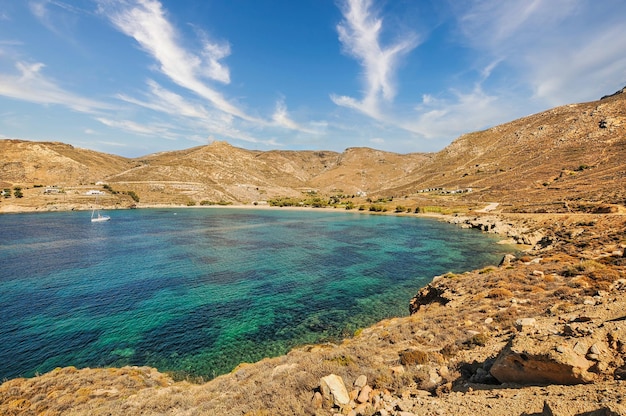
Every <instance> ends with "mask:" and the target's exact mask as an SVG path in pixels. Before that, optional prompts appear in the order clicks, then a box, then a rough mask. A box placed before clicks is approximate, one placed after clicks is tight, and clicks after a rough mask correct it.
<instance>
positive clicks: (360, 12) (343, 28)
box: [331, 0, 418, 119]
mask: <svg viewBox="0 0 626 416" xmlns="http://www.w3.org/2000/svg"><path fill="white" fill-rule="evenodd" d="M342 12H343V16H344V20H343V21H342V22H341V23H340V24H339V25H338V26H337V31H338V33H339V40H340V41H341V43H342V46H343V49H344V51H345V53H346V54H348V55H350V56H352V57H353V58H355V59H357V60H358V61H359V63H360V64H361V66H362V67H363V82H364V84H365V85H364V88H365V91H364V96H363V98H362V99H360V100H359V99H355V98H353V97H348V96H338V95H332V96H331V99H332V100H333V102H335V104H337V105H340V106H344V107H350V108H353V109H356V110H358V111H360V112H362V113H364V114H366V115H368V116H370V117H373V118H376V119H380V118H381V117H382V115H381V109H380V103H381V100H384V101H387V102H390V101H391V100H393V98H394V97H395V95H396V86H395V84H394V81H395V80H394V78H395V75H396V70H397V67H398V64H399V62H400V59H401V58H402V57H403V56H404V55H405V54H407V53H408V52H410V51H411V50H412V49H414V48H415V47H416V46H417V44H418V39H417V36H416V35H415V34H413V33H409V34H404V35H403V36H402V37H401V38H399V39H398V40H397V41H396V42H395V43H392V44H390V45H388V46H383V45H381V32H382V29H383V20H382V18H380V17H379V16H378V14H377V12H376V11H374V10H373V9H372V1H371V0H347V1H346V3H344V4H343V7H342Z"/></svg>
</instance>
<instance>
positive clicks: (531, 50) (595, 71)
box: [456, 0, 626, 106]
mask: <svg viewBox="0 0 626 416" xmlns="http://www.w3.org/2000/svg"><path fill="white" fill-rule="evenodd" d="M456 11H457V13H458V14H457V20H458V22H459V28H460V31H461V33H462V34H463V36H464V41H465V42H466V43H467V44H468V45H469V46H470V47H471V48H473V49H474V50H476V51H477V52H479V54H478V55H479V56H483V57H484V56H486V57H487V59H495V60H496V61H495V62H498V64H500V63H502V64H504V65H506V66H507V68H510V69H513V70H514V71H515V73H514V75H512V76H511V78H515V79H517V80H518V82H519V83H520V85H523V86H526V88H527V89H529V90H531V91H532V92H533V94H534V96H533V97H530V98H535V99H537V100H538V101H539V102H542V103H544V105H545V106H555V105H560V104H565V103H569V102H578V101H583V100H589V99H594V98H599V97H600V96H601V95H603V94H605V93H610V92H612V91H611V88H617V87H618V85H615V84H614V82H615V80H616V79H617V80H621V81H623V82H626V57H625V55H624V52H623V51H624V50H626V25H624V14H625V13H626V7H625V5H624V3H623V2H620V1H614V0H607V1H603V2H597V1H590V0H581V1H570V0H533V1H526V2H502V1H499V0H472V1H469V2H465V3H463V8H461V7H459V8H458V9H456ZM490 74H491V71H488V73H487V76H488V75H490ZM607 80H608V81H607ZM607 82H608V84H607Z"/></svg>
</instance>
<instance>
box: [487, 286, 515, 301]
mask: <svg viewBox="0 0 626 416" xmlns="http://www.w3.org/2000/svg"><path fill="white" fill-rule="evenodd" d="M487 297H488V298H490V299H508V298H512V297H513V292H511V291H510V290H509V289H505V288H503V287H497V288H495V289H491V290H490V291H489V293H488V294H487Z"/></svg>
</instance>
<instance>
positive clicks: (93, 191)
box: [85, 189, 104, 195]
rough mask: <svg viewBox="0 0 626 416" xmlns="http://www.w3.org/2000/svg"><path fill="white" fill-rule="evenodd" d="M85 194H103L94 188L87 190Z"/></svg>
mask: <svg viewBox="0 0 626 416" xmlns="http://www.w3.org/2000/svg"><path fill="white" fill-rule="evenodd" d="M85 195H104V191H97V190H95V189H90V190H89V191H87V192H85Z"/></svg>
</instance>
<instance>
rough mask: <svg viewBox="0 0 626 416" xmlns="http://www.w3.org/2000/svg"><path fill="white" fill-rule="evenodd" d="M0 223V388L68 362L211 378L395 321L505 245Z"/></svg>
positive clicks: (336, 234)
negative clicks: (428, 288)
mask: <svg viewBox="0 0 626 416" xmlns="http://www.w3.org/2000/svg"><path fill="white" fill-rule="evenodd" d="M108 214H109V215H110V216H111V217H112V219H111V221H109V222H106V223H91V222H90V220H89V219H90V213H89V212H58V213H30V214H3V215H0V230H1V231H0V345H1V346H2V348H0V379H5V378H14V377H18V376H26V377H29V376H33V375H35V374H39V373H44V372H47V371H50V370H52V369H54V368H55V367H64V366H69V365H73V366H76V367H79V368H82V367H106V366H116V367H117V366H123V365H148V366H152V367H156V368H158V369H159V370H160V371H165V372H172V373H174V374H175V375H176V376H177V377H202V378H205V379H207V378H212V377H215V376H216V375H219V374H223V373H225V372H228V371H230V370H232V369H233V368H234V367H235V366H237V365H238V364H239V363H242V362H254V361H258V360H260V359H262V358H264V357H268V356H277V355H280V354H284V353H286V352H287V351H289V349H291V348H293V347H294V346H297V345H303V344H308V343H319V342H323V341H333V340H338V339H341V338H343V337H346V336H350V335H352V334H353V333H354V332H355V331H356V330H357V329H359V328H363V327H366V326H369V325H371V324H373V323H375V322H377V321H379V320H381V319H384V318H387V317H391V316H402V315H407V314H408V303H409V300H410V298H411V297H412V296H413V295H414V294H415V293H416V292H417V290H418V289H419V288H420V287H423V286H424V285H425V284H427V283H428V282H429V281H430V279H431V278H432V277H433V276H435V275H438V274H443V273H446V272H461V271H465V270H471V269H477V268H480V267H484V266H486V265H488V264H495V263H497V262H498V261H499V260H500V258H501V257H502V255H503V253H505V252H510V251H512V249H511V248H510V247H506V246H502V245H498V244H496V241H497V240H496V239H495V238H494V237H491V236H487V235H484V234H482V233H479V232H476V231H472V230H462V229H459V228H457V227H455V226H452V225H450V224H447V223H443V222H439V221H436V220H432V219H427V218H417V217H411V216H405V217H403V216H393V215H388V216H387V215H368V214H362V213H357V212H333V211H299V210H281V209H270V210H267V209H258V210H254V209H235V208H232V209H231V208H220V209H141V210H118V211H110V212H108Z"/></svg>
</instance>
